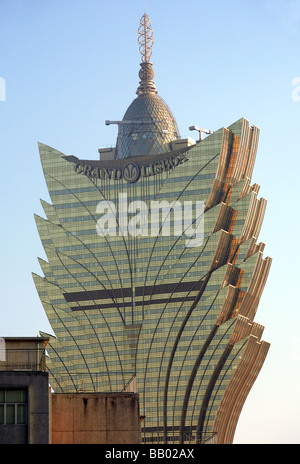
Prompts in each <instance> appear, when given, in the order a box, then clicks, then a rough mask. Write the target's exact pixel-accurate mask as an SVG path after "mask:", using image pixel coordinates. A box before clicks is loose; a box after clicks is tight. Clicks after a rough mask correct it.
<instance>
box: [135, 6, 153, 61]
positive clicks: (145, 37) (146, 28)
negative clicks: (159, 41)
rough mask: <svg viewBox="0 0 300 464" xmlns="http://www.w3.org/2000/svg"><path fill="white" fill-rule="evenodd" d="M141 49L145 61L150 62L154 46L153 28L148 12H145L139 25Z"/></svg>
mask: <svg viewBox="0 0 300 464" xmlns="http://www.w3.org/2000/svg"><path fill="white" fill-rule="evenodd" d="M138 43H139V49H140V53H141V57H142V62H143V63H148V62H150V58H151V55H152V46H153V29H152V26H151V22H150V19H149V17H148V16H147V15H146V13H144V14H143V16H142V18H141V20H140V26H139V38H138Z"/></svg>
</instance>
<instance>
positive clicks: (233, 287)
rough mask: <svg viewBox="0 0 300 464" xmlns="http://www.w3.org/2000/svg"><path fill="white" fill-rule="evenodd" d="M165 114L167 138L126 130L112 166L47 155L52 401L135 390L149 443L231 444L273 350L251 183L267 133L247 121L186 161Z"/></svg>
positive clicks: (43, 229)
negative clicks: (260, 316) (261, 315)
mask: <svg viewBox="0 0 300 464" xmlns="http://www.w3.org/2000/svg"><path fill="white" fill-rule="evenodd" d="M151 82H152V81H151ZM141 87H143V86H141ZM148 87H149V86H148ZM148 87H147V85H146V84H145V85H144V87H143V89H144V88H145V89H146V90H147V88H148ZM146 90H145V91H144V90H143V92H144V93H141V95H139V96H138V98H137V99H136V100H137V101H138V102H139V103H138V104H140V102H141V99H142V98H144V99H145V98H146V97H145V93H147V92H146ZM153 98H155V99H157V98H158V97H156V96H153V95H152V94H151V96H149V98H148V100H149V99H150V100H151V99H153ZM139 99H140V100H139ZM135 102H136V101H135ZM136 104H137V103H134V105H136ZM154 106H155V105H154ZM149 108H150V110H149V111H150V116H151V117H153V120H154V119H155V118H156V117H157V115H156V114H154V112H155V111H156V109H153V108H154V107H153V108H152V110H151V107H148V109H149ZM131 109H132V108H131ZM130 111H131V110H130ZM130 111H129V112H130ZM139 111H140V113H139V115H138V114H134V117H139V118H142V115H141V112H142V110H141V109H140V108H139ZM147 111H148V110H147ZM151 111H152V112H151ZM168 114H169V117H170V121H171V122H170V124H171V126H172V131H173V130H174V131H173V133H172V137H171V138H170V139H168V140H167V141H164V142H163V143H162V142H161V140H160V139H159V140H158V135H157V134H156V136H155V137H150V136H149V137H146V136H145V132H142V130H141V131H140V132H139V134H142V136H140V135H136V137H133V135H134V134H138V131H131V133H129V132H128V133H126V134H125V135H126V137H127V139H126V140H127V141H126V140H125V142H124V140H123V142H124V143H123V147H124V146H126V150H128V152H126V154H125V155H124V156H120V152H119V156H118V155H117V156H116V159H111V160H108V161H103V160H101V159H100V161H98V160H79V159H77V158H76V157H74V156H66V155H65V154H63V153H61V152H59V151H57V150H55V149H54V148H51V147H49V146H46V145H43V144H39V151H40V157H41V163H42V167H43V172H44V176H45V180H46V183H47V187H48V190H49V194H50V198H51V203H48V202H45V201H42V205H43V208H44V212H45V218H42V217H39V216H36V224H37V228H38V231H39V235H40V238H41V241H42V244H43V247H44V250H45V254H46V260H42V259H40V260H39V262H40V266H41V269H42V273H43V276H38V275H36V274H34V275H33V278H34V281H35V285H36V288H37V291H38V293H39V296H40V299H41V302H42V304H43V307H44V309H45V312H46V314H47V317H48V319H49V322H50V324H51V326H52V328H53V332H54V334H55V336H50V342H49V344H48V346H47V350H48V353H49V360H48V361H47V367H48V370H49V375H50V381H51V386H52V388H53V389H54V391H55V392H65V393H67V392H81V391H90V392H92V391H98V392H99V391H103V392H115V391H117V392H121V391H126V390H131V391H136V392H138V393H139V397H140V413H141V416H143V421H142V441H143V442H145V443H207V442H212V441H214V442H218V443H231V442H232V440H233V436H234V431H235V427H236V424H237V421H238V417H239V414H240V411H241V409H242V406H243V404H244V402H245V399H246V397H247V394H248V393H249V390H250V389H251V386H252V384H253V382H254V381H255V379H256V377H257V375H258V373H259V371H260V368H261V366H262V364H263V361H264V359H265V357H266V354H267V351H268V348H269V344H268V343H267V342H264V341H262V340H261V336H262V332H263V327H262V326H261V325H260V324H258V323H256V322H254V318H255V315H256V311H257V307H258V303H259V300H260V296H261V294H262V291H263V288H264V285H265V282H266V279H267V276H268V272H269V268H270V264H271V259H270V258H264V257H263V250H264V244H263V243H259V242H258V241H257V238H258V236H259V232H260V228H261V224H262V220H263V216H264V212H265V207H266V201H265V200H264V199H260V198H259V197H258V193H259V186H258V185H257V184H254V185H252V184H251V176H252V171H253V166H254V161H255V156H256V151H257V144H258V137H259V129H258V128H257V127H255V126H250V125H249V122H248V121H247V120H246V119H244V118H242V119H240V120H238V121H236V122H235V123H234V124H232V125H231V126H229V127H228V128H221V129H219V130H218V131H216V132H214V133H213V134H211V135H209V136H208V137H206V138H205V139H204V140H202V141H201V142H199V143H196V144H194V145H193V146H188V145H187V144H185V145H184V141H182V144H181V145H178V146H180V149H176V150H175V149H174V146H173V145H172V141H174V139H177V140H178V133H176V130H175V129H174V128H176V124H175V122H172V121H173V117H172V116H171V113H168ZM148 116H149V114H148V115H146V117H148ZM131 117H133V116H132V115H129V116H128V118H131ZM125 119H126V118H125ZM164 119H165V123H167V121H166V119H168V118H167V117H166V116H164ZM129 120H131V119H129ZM151 124H152V123H151ZM142 126H143V125H142V124H141V125H140V126H139V129H141V127H142ZM171 126H170V127H171ZM128 127H129V126H128ZM170 127H169V129H170ZM152 128H153V130H154V132H153V134H154V133H155V131H156V130H157V126H153V127H152V126H151V125H149V126H148V127H147V130H148V131H150V132H151V130H152ZM131 129H134V127H131ZM167 129H168V128H166V130H167ZM169 129H168V130H169ZM150 132H149V133H150ZM143 134H144V135H143ZM153 134H152V135H153ZM148 135H149V134H148ZM119 137H120V132H119ZM129 139H130V140H131V142H132V141H136V142H137V144H136V145H135V146H134V147H133V145H131V144H130V143H131V142H130V143H129V142H128V140H129ZM143 140H144V142H145V144H147V143H146V142H147V140H151V141H154V142H155V141H156V142H157V143H158V145H160V144H161V146H164V149H158V148H157V147H156V148H155V144H154V145H151V147H152V148H153V147H154V151H155V154H154V153H153V152H152V148H151V147H150V145H149V146H147V149H145V152H143V150H142V148H141V146H142V145H141V144H142V141H143ZM127 142H128V143H127ZM118 143H119V141H117V145H118ZM124 144H125V145H124ZM117 153H118V150H117ZM123 154H124V152H123ZM163 202H165V204H164V206H165V208H166V209H163V210H162V211H161V210H158V214H156V213H157V211H156V210H155V208H154V206H155V207H157V206H159V207H162V206H163ZM197 205H198V206H199V205H200V206H201V205H204V208H202V209H197ZM168 208H169V209H168ZM154 210H155V214H154V212H153V211H154ZM200 225H201V227H200ZM198 226H199V228H198ZM198 231H199V236H198V235H197V233H198ZM195 237H197V240H196V241H195ZM41 335H43V336H48V334H45V333H43V332H41Z"/></svg>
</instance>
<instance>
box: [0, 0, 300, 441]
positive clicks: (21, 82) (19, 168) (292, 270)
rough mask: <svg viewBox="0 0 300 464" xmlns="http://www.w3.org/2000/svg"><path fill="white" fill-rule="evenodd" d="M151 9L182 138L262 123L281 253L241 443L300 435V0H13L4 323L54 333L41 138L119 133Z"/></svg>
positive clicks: (8, 34)
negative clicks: (44, 277) (46, 298)
mask: <svg viewBox="0 0 300 464" xmlns="http://www.w3.org/2000/svg"><path fill="white" fill-rule="evenodd" d="M144 8H146V12H147V14H148V15H149V17H150V19H151V23H152V27H153V29H154V48H153V55H152V61H153V63H154V71H155V84H156V87H157V89H158V91H159V94H160V96H162V98H163V99H164V100H165V101H166V102H167V103H168V105H169V106H170V108H171V110H172V112H173V113H174V116H175V118H176V120H177V123H178V126H179V129H180V132H181V135H182V137H185V136H192V137H194V136H195V134H194V133H191V132H190V131H189V129H188V128H189V126H191V125H193V124H196V125H199V126H201V127H205V128H207V129H211V130H217V129H219V128H220V127H222V126H225V127H226V126H228V125H230V124H231V123H233V122H234V121H236V120H237V119H239V118H240V117H242V116H243V117H245V118H246V119H248V120H249V122H250V124H255V125H257V126H258V127H259V128H260V129H261V135H260V142H259V149H258V155H257V160H256V166H255V170H254V174H253V178H252V182H253V183H258V184H260V185H261V190H260V196H262V197H265V198H267V200H268V206H267V211H266V215H265V219H264V224H263V228H262V231H261V234H260V237H259V239H260V241H263V242H265V243H266V248H265V255H266V256H267V255H268V256H271V257H272V258H273V264H272V268H271V272H270V275H269V279H268V282H267V285H266V288H265V291H264V293H263V297H262V299H261V302H260V306H259V309H258V312H257V315H256V319H255V320H256V321H257V322H259V323H261V324H262V325H264V326H265V331H264V336H263V338H264V340H266V341H268V342H270V343H271V349H270V352H269V355H268V357H267V360H266V362H265V364H264V366H263V369H262V371H261V373H260V376H259V378H258V379H257V381H256V383H255V385H254V387H253V388H252V390H251V392H250V395H249V397H248V399H247V401H246V405H245V406H244V409H243V411H242V414H241V417H240V420H239V424H238V428H237V432H236V436H235V443H286V444H288V443H300V395H299V383H300V334H299V323H300V311H299V310H300V304H299V297H298V290H297V289H299V282H298V281H299V267H298V255H299V246H298V237H299V226H300V220H299V206H298V201H299V200H298V199H299V153H300V129H299V122H300V121H299V119H300V118H299V115H300V59H299V58H300V1H299V0H272V1H271V0H252V1H250V0H244V1H242V0H227V1H224V0H223V1H221V0H216V1H212V2H207V1H202V0H190V1H189V2H183V1H182V0H181V1H179V0H148V1H146V0H143V1H139V0H130V1H127V2H124V1H121V0H111V1H109V2H108V1H104V0H85V1H84V0H52V1H50V0H0V156H1V183H0V189H1V216H0V217H1V229H0V230H1V240H0V244H1V245H0V246H1V254H0V256H1V258H0V259H1V266H0V273H1V274H0V282H1V307H0V315H1V319H0V321H1V323H0V336H36V335H38V332H39V330H43V331H46V332H50V333H52V330H51V327H50V326H49V323H48V321H47V319H46V316H45V314H44V310H43V308H42V305H41V303H40V301H39V299H38V296H37V294H36V291H35V288H34V284H33V281H32V277H31V272H36V273H38V274H41V271H40V268H39V264H38V261H37V257H38V256H39V257H42V258H44V257H45V256H44V252H43V249H42V246H41V243H40V240H39V237H38V233H37V231H36V227H35V222H34V217H33V215H34V213H36V214H39V215H41V216H44V215H43V211H42V207H41V205H40V198H41V199H44V200H46V201H49V197H48V193H47V189H46V185H45V182H44V178H43V174H42V169H41V166H40V160H39V154H38V148H37V142H38V141H40V142H42V143H45V144H48V145H50V146H52V147H54V148H56V149H58V150H60V151H62V152H64V153H66V154H68V155H71V154H73V155H75V156H78V157H79V158H80V157H82V158H90V159H92V158H94V159H97V157H98V153H97V150H98V148H99V147H103V146H110V145H115V140H116V126H105V120H106V119H121V118H122V117H123V115H124V113H125V111H126V109H127V107H128V106H129V104H130V103H131V101H132V100H133V99H134V98H135V96H136V95H135V91H136V88H137V86H138V82H139V78H138V71H139V62H140V55H139V51H138V45H137V37H138V34H137V29H138V25H139V21H140V18H141V16H142V14H143V13H144ZM297 78H298V79H297ZM1 86H2V87H1Z"/></svg>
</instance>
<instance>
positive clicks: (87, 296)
mask: <svg viewBox="0 0 300 464" xmlns="http://www.w3.org/2000/svg"><path fill="white" fill-rule="evenodd" d="M200 287H201V281H200V280H198V281H195V282H181V283H171V284H162V285H149V286H147V287H136V288H135V296H137V297H138V296H145V295H161V294H164V293H166V294H169V295H170V294H172V293H179V292H191V291H197V290H200ZM131 296H133V292H132V288H131V287H127V288H116V289H104V290H91V291H85V292H70V293H64V298H65V300H66V301H67V302H68V303H72V302H77V301H90V300H100V299H107V298H126V297H131Z"/></svg>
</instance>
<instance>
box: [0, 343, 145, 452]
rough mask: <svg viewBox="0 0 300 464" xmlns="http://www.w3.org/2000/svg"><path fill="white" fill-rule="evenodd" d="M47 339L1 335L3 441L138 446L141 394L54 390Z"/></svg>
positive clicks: (0, 424) (0, 431)
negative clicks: (49, 372)
mask: <svg viewBox="0 0 300 464" xmlns="http://www.w3.org/2000/svg"><path fill="white" fill-rule="evenodd" d="M47 343H48V339H47V338H41V337H36V338H31V337H27V338H13V337H9V338H0V444H129V443H130V444H139V443H140V441H141V426H140V413H139V398H138V395H137V394H135V393H131V392H123V393H74V394H64V393H62V394H55V393H53V392H52V393H51V389H50V387H49V376H48V372H46V351H45V348H46V345H47Z"/></svg>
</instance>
